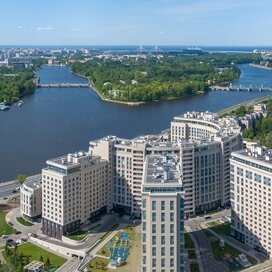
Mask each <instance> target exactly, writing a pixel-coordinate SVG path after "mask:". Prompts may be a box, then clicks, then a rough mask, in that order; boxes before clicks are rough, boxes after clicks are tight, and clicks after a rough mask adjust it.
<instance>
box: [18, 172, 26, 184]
mask: <svg viewBox="0 0 272 272" xmlns="http://www.w3.org/2000/svg"><path fill="white" fill-rule="evenodd" d="M16 180H17V181H18V182H19V183H20V184H21V185H22V184H23V183H24V182H25V180H26V175H23V174H20V175H18V176H17V178H16Z"/></svg>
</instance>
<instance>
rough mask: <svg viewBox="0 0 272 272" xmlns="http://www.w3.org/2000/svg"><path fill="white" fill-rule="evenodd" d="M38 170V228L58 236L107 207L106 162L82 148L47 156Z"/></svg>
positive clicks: (97, 217) (101, 212) (73, 229)
mask: <svg viewBox="0 0 272 272" xmlns="http://www.w3.org/2000/svg"><path fill="white" fill-rule="evenodd" d="M46 163H47V167H46V168H44V169H43V170H42V180H43V194H42V199H43V205H42V207H43V208H42V209H43V210H42V231H43V233H44V234H46V235H48V236H52V237H55V238H57V239H61V238H62V236H63V235H67V234H68V233H71V232H73V231H75V230H77V229H79V228H80V226H82V225H85V224H88V223H91V222H95V221H98V220H99V219H100V215H101V214H104V213H107V212H108V211H109V201H110V197H109V194H111V190H110V188H111V187H110V186H111V185H110V181H109V179H108V163H107V162H106V161H105V160H102V159H101V158H100V157H98V156H91V155H89V154H88V153H86V152H83V151H82V152H78V153H74V154H68V155H66V156H62V157H59V158H56V159H52V160H48V161H47V162H46Z"/></svg>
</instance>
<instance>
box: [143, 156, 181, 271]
mask: <svg viewBox="0 0 272 272" xmlns="http://www.w3.org/2000/svg"><path fill="white" fill-rule="evenodd" d="M177 271H178V272H183V271H184V191H183V185H182V178H181V171H180V164H179V158H178V156H176V155H170V154H168V155H148V156H147V157H146V161H145V166H144V174H143V184H142V272H177Z"/></svg>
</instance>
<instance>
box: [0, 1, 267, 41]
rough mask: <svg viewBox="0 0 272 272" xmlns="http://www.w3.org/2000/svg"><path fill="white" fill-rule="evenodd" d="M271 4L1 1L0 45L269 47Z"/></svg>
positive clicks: (239, 2)
mask: <svg viewBox="0 0 272 272" xmlns="http://www.w3.org/2000/svg"><path fill="white" fill-rule="evenodd" d="M271 11H272V1H271V0H46V1H45V0H43V1H40V0H9V1H1V16H0V44H1V45H16V44H20V45H60V44H67V45H77V44H80V45H84V44H86V45H87V44H88V45H92V44H93V45H95V44H106V45H107V44H109V45H119V44H127V45H130V44H150V45H155V44H158V45H199V46H200V45H252V46H254V45H272V17H271Z"/></svg>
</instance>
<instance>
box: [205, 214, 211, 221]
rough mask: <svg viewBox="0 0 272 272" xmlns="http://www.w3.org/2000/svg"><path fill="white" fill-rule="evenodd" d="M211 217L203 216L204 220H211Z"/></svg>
mask: <svg viewBox="0 0 272 272" xmlns="http://www.w3.org/2000/svg"><path fill="white" fill-rule="evenodd" d="M211 218H212V217H211V216H210V215H206V216H204V219H206V220H207V219H211Z"/></svg>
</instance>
